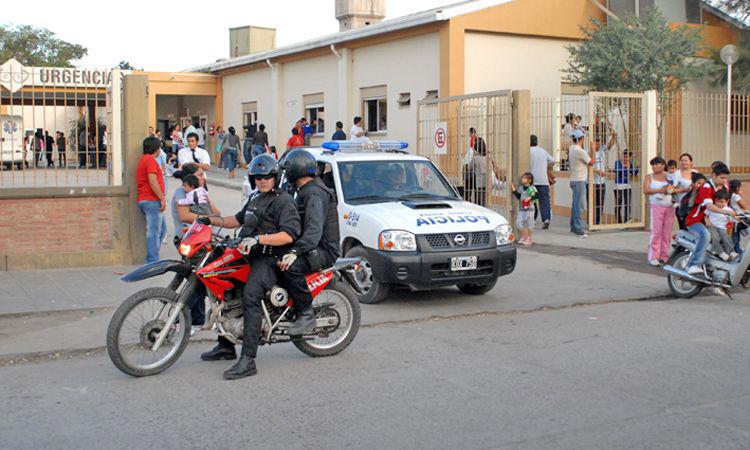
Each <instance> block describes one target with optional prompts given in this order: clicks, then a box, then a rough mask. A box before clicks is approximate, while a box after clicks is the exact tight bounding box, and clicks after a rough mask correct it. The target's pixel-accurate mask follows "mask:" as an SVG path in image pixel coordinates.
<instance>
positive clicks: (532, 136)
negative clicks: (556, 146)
mask: <svg viewBox="0 0 750 450" xmlns="http://www.w3.org/2000/svg"><path fill="white" fill-rule="evenodd" d="M530 141H531V146H532V147H536V146H537V145H538V142H539V139H537V137H536V134H532V135H531V139H530Z"/></svg>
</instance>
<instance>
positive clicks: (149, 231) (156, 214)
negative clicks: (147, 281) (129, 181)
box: [135, 136, 167, 264]
mask: <svg viewBox="0 0 750 450" xmlns="http://www.w3.org/2000/svg"><path fill="white" fill-rule="evenodd" d="M160 147H161V142H160V141H159V139H158V138H156V137H153V136H150V137H147V138H146V139H144V140H143V156H141V159H140V160H139V161H138V167H137V168H136V171H135V181H136V186H137V188H138V207H139V208H140V209H141V212H142V213H143V215H144V216H146V264H149V263H153V262H156V261H158V260H159V248H160V247H161V243H162V241H163V240H164V237H165V236H166V234H167V222H166V219H165V218H164V210H165V209H166V207H167V201H166V199H165V198H164V175H163V174H162V171H161V167H159V163H157V162H156V158H155V157H154V154H155V153H156V152H158V151H159V148H160Z"/></svg>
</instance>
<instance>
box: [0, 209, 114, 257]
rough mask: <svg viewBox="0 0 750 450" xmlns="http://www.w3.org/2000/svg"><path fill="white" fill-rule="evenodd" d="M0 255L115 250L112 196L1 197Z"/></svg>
mask: <svg viewBox="0 0 750 450" xmlns="http://www.w3.org/2000/svg"><path fill="white" fill-rule="evenodd" d="M0 211H3V213H2V214H0V230H6V231H10V230H13V231H12V232H4V233H2V234H0V254H5V255H19V254H25V253H35V252H94V251H102V250H112V248H113V242H112V239H113V237H112V199H111V198H110V197H81V198H35V199H28V198H19V199H8V200H0Z"/></svg>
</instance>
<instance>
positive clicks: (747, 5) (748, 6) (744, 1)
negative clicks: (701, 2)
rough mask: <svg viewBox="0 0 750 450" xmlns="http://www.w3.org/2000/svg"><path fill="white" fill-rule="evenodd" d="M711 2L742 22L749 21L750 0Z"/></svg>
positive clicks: (719, 0) (717, 0)
mask: <svg viewBox="0 0 750 450" xmlns="http://www.w3.org/2000/svg"><path fill="white" fill-rule="evenodd" d="M712 3H713V4H714V6H716V7H718V8H719V9H721V10H723V11H725V12H726V13H727V14H729V15H731V16H733V17H736V18H737V19H738V20H740V21H742V22H744V23H748V21H750V1H748V0H714V1H713V2H712Z"/></svg>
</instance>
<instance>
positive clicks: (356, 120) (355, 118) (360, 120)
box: [354, 116, 362, 125]
mask: <svg viewBox="0 0 750 450" xmlns="http://www.w3.org/2000/svg"><path fill="white" fill-rule="evenodd" d="M359 122H362V118H361V117H359V116H354V125H356V124H358V123H359Z"/></svg>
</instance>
